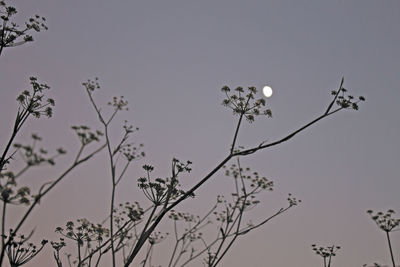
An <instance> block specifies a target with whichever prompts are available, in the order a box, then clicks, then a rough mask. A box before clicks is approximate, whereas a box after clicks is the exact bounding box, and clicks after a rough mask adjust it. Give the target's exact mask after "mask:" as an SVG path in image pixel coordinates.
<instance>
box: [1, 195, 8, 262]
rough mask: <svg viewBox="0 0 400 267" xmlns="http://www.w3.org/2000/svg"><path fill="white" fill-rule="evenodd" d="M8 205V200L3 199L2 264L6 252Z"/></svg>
mask: <svg viewBox="0 0 400 267" xmlns="http://www.w3.org/2000/svg"><path fill="white" fill-rule="evenodd" d="M6 206H7V202H6V201H4V200H3V212H2V215H1V256H0V257H1V258H0V266H1V263H2V262H3V258H4V252H5V249H6V248H5V245H6V244H5V223H6Z"/></svg>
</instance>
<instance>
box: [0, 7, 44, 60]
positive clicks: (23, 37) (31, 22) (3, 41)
mask: <svg viewBox="0 0 400 267" xmlns="http://www.w3.org/2000/svg"><path fill="white" fill-rule="evenodd" d="M7 2H8V1H0V19H1V21H0V55H1V53H2V52H3V49H4V48H6V47H14V46H19V45H22V44H25V43H28V42H32V41H33V36H32V35H31V33H32V32H40V31H43V30H47V29H48V28H47V25H46V18H44V17H41V16H39V15H34V16H32V17H30V18H29V19H28V21H27V22H25V23H24V24H25V25H24V26H19V25H18V24H17V23H15V22H14V21H13V17H14V16H15V15H16V14H17V9H16V8H15V7H13V6H11V5H10V4H8V3H7Z"/></svg>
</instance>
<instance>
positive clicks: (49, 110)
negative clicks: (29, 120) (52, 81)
mask: <svg viewBox="0 0 400 267" xmlns="http://www.w3.org/2000/svg"><path fill="white" fill-rule="evenodd" d="M29 80H30V84H31V86H32V92H30V91H28V90H25V91H23V92H22V93H21V94H20V95H19V96H18V97H17V101H18V103H19V105H20V109H19V112H18V114H19V115H22V114H24V113H29V114H32V115H33V116H35V117H36V118H39V117H40V116H41V115H45V116H47V117H51V116H52V115H53V107H54V106H55V101H54V99H52V98H46V99H45V98H44V91H45V90H48V89H50V87H49V86H48V85H47V84H45V83H39V82H38V80H37V78H36V77H30V78H29Z"/></svg>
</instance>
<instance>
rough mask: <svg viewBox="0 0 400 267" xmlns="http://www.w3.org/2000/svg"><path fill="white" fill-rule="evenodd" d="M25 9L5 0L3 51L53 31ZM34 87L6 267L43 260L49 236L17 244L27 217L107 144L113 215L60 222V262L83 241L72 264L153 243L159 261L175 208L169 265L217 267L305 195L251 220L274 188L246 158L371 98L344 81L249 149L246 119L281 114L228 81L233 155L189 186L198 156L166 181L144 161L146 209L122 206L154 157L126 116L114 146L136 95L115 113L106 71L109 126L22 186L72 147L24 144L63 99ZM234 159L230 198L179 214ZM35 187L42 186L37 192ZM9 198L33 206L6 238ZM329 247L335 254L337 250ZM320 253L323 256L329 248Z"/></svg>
mask: <svg viewBox="0 0 400 267" xmlns="http://www.w3.org/2000/svg"><path fill="white" fill-rule="evenodd" d="M16 12H17V11H16V9H15V8H14V7H12V6H10V5H8V4H6V2H5V1H1V0H0V18H1V20H2V23H1V25H0V54H1V53H2V51H3V49H4V48H6V47H13V46H18V45H22V44H23V43H26V42H30V41H33V38H32V36H31V35H30V34H29V33H30V32H31V31H32V30H33V31H37V32H39V31H41V30H46V29H47V26H46V25H45V19H44V18H43V17H40V16H38V15H35V16H34V17H32V18H30V19H29V21H28V22H27V23H25V26H24V27H19V26H18V25H17V24H16V23H15V22H13V21H12V18H13V16H14V15H15V14H16ZM30 84H31V89H30V90H25V91H23V92H22V93H21V94H20V95H19V96H18V97H17V101H18V104H19V106H18V110H17V116H16V119H15V122H14V126H13V130H12V134H11V137H10V138H9V140H8V141H7V143H6V145H5V148H4V150H3V152H2V153H1V158H0V200H1V201H2V204H3V205H2V217H1V228H2V230H1V231H2V232H1V236H2V237H1V255H0V266H1V265H2V264H3V259H4V256H5V255H7V256H8V258H9V261H10V264H11V266H21V265H23V264H25V263H26V262H28V261H30V260H31V259H32V258H34V257H35V256H36V255H37V254H38V253H39V252H40V251H41V250H42V249H43V247H44V245H45V243H46V241H45V240H44V241H43V242H42V244H41V247H39V248H36V247H35V246H34V245H31V244H30V243H27V241H28V239H29V238H25V237H24V236H21V235H20V238H19V239H18V241H16V239H15V237H16V236H17V234H18V233H19V231H20V229H21V227H22V225H23V224H24V223H26V222H27V220H28V218H29V216H30V215H31V213H32V211H33V210H34V208H35V207H37V206H38V204H39V203H40V201H41V200H42V199H43V198H44V196H45V195H47V194H48V193H49V191H51V190H52V189H53V188H54V187H55V186H56V185H58V184H59V183H60V182H61V181H62V180H63V179H65V178H66V177H67V176H68V174H70V173H71V171H72V170H74V169H75V168H76V167H77V166H79V165H81V164H83V163H85V162H87V161H88V160H89V159H92V158H93V156H94V155H96V154H98V153H100V152H101V151H103V150H105V152H106V153H107V156H108V159H107V163H108V164H109V166H110V180H111V186H112V187H111V189H112V190H111V197H110V207H109V212H108V214H106V215H105V216H106V217H107V218H106V220H105V221H103V222H101V223H100V224H94V223H91V222H90V221H89V220H87V219H79V220H77V222H76V223H75V222H73V221H69V222H67V223H66V226H65V228H63V227H58V228H56V231H57V232H58V233H59V234H60V235H61V236H62V237H61V238H60V240H59V241H53V242H51V245H52V248H53V250H54V251H53V252H54V253H53V256H54V259H55V261H56V264H57V266H58V267H60V266H62V265H63V264H62V259H61V256H60V251H61V250H62V249H63V248H64V247H66V246H69V244H71V243H72V244H74V245H73V246H76V252H77V254H78V255H77V256H76V259H75V258H74V256H72V254H67V260H68V264H69V265H71V266H72V264H76V265H77V266H79V267H83V266H92V265H94V266H99V264H100V260H101V259H102V258H103V257H104V255H106V254H107V253H109V254H108V255H110V257H111V259H112V266H114V267H115V266H117V261H116V257H117V254H118V253H120V254H122V255H121V257H120V258H121V259H122V261H123V265H124V266H125V267H127V266H130V265H132V263H133V261H134V259H136V258H137V256H138V253H139V252H140V251H141V250H142V248H143V246H145V245H146V244H147V249H146V251H145V252H146V253H145V258H144V259H143V260H142V261H141V264H142V265H143V266H145V265H148V266H151V265H152V263H151V261H152V253H153V251H154V250H155V249H156V245H157V244H159V243H161V242H162V241H163V240H165V239H166V238H167V236H169V234H168V233H161V232H160V231H157V230H156V228H157V226H158V225H159V224H160V222H161V221H163V220H164V218H165V216H166V215H167V217H168V218H169V219H171V220H172V222H173V226H174V230H173V233H174V234H173V236H174V237H175V247H174V249H173V251H172V254H171V258H170V260H169V266H178V264H180V266H183V265H187V264H189V263H191V262H193V261H194V260H195V259H198V258H200V257H203V260H204V263H205V264H206V265H207V266H217V265H218V264H219V263H220V262H221V260H222V259H223V258H224V256H225V255H226V254H227V252H228V251H229V249H230V248H231V247H232V245H233V243H234V242H236V241H237V239H238V237H239V236H243V235H245V234H247V233H249V232H250V231H251V230H254V229H256V228H258V227H261V226H263V225H264V224H265V223H267V222H269V221H270V220H271V219H272V218H275V217H276V216H278V215H280V214H282V213H284V212H285V211H287V210H288V209H290V208H292V207H294V206H296V205H297V204H298V203H299V202H300V201H298V200H297V199H296V198H294V197H292V196H291V195H290V194H289V198H288V204H287V206H285V207H282V208H280V209H278V210H277V211H276V212H275V213H273V214H272V215H271V216H269V217H266V218H264V219H263V220H261V221H260V222H257V223H252V222H251V221H250V220H247V218H245V213H246V212H247V211H248V210H250V209H253V208H255V207H256V206H257V205H258V204H259V200H258V199H257V196H258V194H259V193H261V192H264V191H265V190H267V191H268V190H272V188H273V183H272V182H271V181H269V180H268V179H266V178H265V177H262V176H260V175H259V174H258V173H257V172H251V170H250V169H249V168H245V169H242V168H241V167H240V162H239V157H240V156H247V155H250V154H253V153H255V152H257V151H259V150H263V149H266V148H269V147H272V146H275V145H279V144H281V143H283V142H286V141H287V140H289V139H291V138H293V137H294V136H295V135H296V134H298V133H300V132H302V131H304V130H305V129H307V128H308V127H310V126H311V125H313V124H315V123H317V122H318V121H320V120H322V119H324V118H326V117H329V116H330V115H332V114H334V113H336V112H339V111H341V110H345V109H353V110H358V108H359V103H360V102H361V101H364V100H365V98H364V97H359V98H357V100H355V98H354V97H353V96H351V95H348V94H347V90H346V89H345V88H343V79H342V80H341V83H340V86H339V89H338V90H337V91H333V92H332V94H333V99H332V101H331V102H330V104H329V106H328V108H327V109H326V111H325V112H323V113H322V114H321V115H320V116H318V117H317V118H315V119H314V120H312V121H310V122H309V123H307V124H305V125H304V126H302V127H300V128H299V129H297V130H295V131H293V132H291V133H290V134H289V135H287V136H285V137H283V138H281V139H278V140H277V141H274V142H271V143H266V142H261V143H257V144H256V145H254V146H252V147H250V148H244V147H241V146H240V145H238V136H239V130H240V128H241V127H242V121H243V118H244V119H245V120H247V121H248V122H250V123H252V122H254V121H255V118H256V117H257V116H264V117H271V116H272V113H271V110H270V109H269V108H267V107H265V106H266V102H265V100H264V99H263V98H259V99H256V96H257V93H258V91H257V89H256V88H255V87H248V88H247V89H243V88H242V87H237V88H236V89H234V90H231V89H230V88H229V87H227V86H224V87H223V88H222V92H223V93H224V94H225V97H226V98H225V99H224V100H223V102H222V104H223V105H224V106H226V107H228V108H229V109H231V110H232V111H233V113H234V114H235V115H237V116H238V121H237V124H236V126H235V128H234V129H233V132H234V134H233V139H232V142H231V143H230V147H229V149H228V154H227V156H226V157H225V158H224V159H223V160H222V161H221V162H219V163H218V164H217V166H216V167H215V168H213V169H212V170H210V171H209V172H208V174H206V175H205V176H204V177H203V178H202V179H198V180H197V181H198V182H197V183H195V184H194V185H192V186H191V187H189V189H183V188H182V187H181V184H180V179H181V176H183V175H185V174H186V175H187V174H188V173H189V172H190V171H191V164H192V163H191V162H190V161H183V162H181V161H179V160H177V159H175V158H174V159H172V162H171V175H168V176H167V177H163V178H159V177H157V178H153V177H152V175H151V174H152V173H151V172H152V171H153V169H154V167H153V166H150V165H144V167H143V169H144V171H145V176H144V177H141V178H139V179H138V187H139V188H140V189H141V190H142V191H143V193H144V195H145V196H146V197H147V199H148V201H149V203H150V204H149V206H148V207H146V208H142V207H141V205H140V204H139V203H137V202H134V203H133V204H131V203H129V202H127V203H125V204H120V205H119V206H118V205H116V204H115V194H116V187H117V185H118V184H119V183H120V182H121V180H122V179H123V178H124V176H125V174H126V171H127V169H128V167H129V166H130V165H131V163H133V162H134V161H136V160H139V159H142V158H143V157H144V156H145V154H144V152H143V151H142V149H143V145H142V144H138V145H136V144H135V143H133V142H132V141H131V139H130V138H131V136H132V134H133V133H134V132H136V131H137V130H138V128H136V127H133V126H132V125H130V124H129V123H128V122H126V121H125V123H124V124H123V126H122V137H121V138H120V139H119V141H117V142H116V143H115V144H113V143H112V142H111V140H112V138H111V134H112V133H111V131H112V128H111V124H112V122H113V121H114V118H115V117H116V116H117V114H119V113H120V112H121V111H123V110H127V109H128V102H127V100H126V99H125V98H124V97H122V96H121V97H114V98H113V99H112V100H111V101H110V102H109V103H108V105H109V106H110V108H111V111H110V112H109V113H108V115H107V113H105V112H104V111H103V109H101V108H100V107H99V105H98V104H97V102H96V101H95V97H94V94H95V92H96V91H98V89H100V85H99V83H98V79H97V78H96V79H95V80H88V81H87V82H84V83H83V86H84V89H85V91H86V93H87V95H88V97H89V101H90V104H91V105H92V107H93V108H94V110H95V112H96V114H97V118H98V120H99V122H100V124H101V126H102V130H101V131H100V130H92V129H91V128H89V127H88V126H86V125H79V126H72V130H73V131H74V132H75V134H76V136H77V138H78V142H79V148H78V150H77V152H76V155H75V156H74V157H73V160H72V163H71V164H70V165H69V166H68V167H67V168H66V169H65V170H64V171H62V172H61V173H60V174H59V175H57V176H56V177H55V178H53V179H51V180H49V181H48V182H45V183H44V184H42V185H40V186H39V188H38V189H33V188H30V187H27V186H24V185H20V180H21V179H19V177H20V176H23V175H24V174H26V172H27V171H28V170H29V169H30V168H32V167H36V166H43V164H48V165H54V164H55V163H56V162H55V159H56V157H58V156H59V155H62V154H65V153H66V151H65V150H64V149H62V148H58V149H57V150H56V152H55V154H54V155H51V156H50V155H48V152H47V150H45V149H42V148H38V144H39V142H40V141H41V137H39V136H38V135H36V134H34V135H32V143H31V144H28V145H24V144H20V143H16V142H15V138H16V136H17V134H18V133H19V132H20V131H21V128H22V126H23V125H24V124H25V122H26V121H27V119H28V118H29V117H31V115H32V116H33V117H36V118H40V117H42V116H46V117H51V116H52V112H53V106H54V105H55V101H54V100H53V99H52V98H47V91H48V89H50V87H49V86H47V85H46V84H44V83H40V82H38V79H37V78H35V77H31V78H30ZM88 150H89V151H88ZM17 152H18V153H17ZM16 156H20V158H21V159H22V161H23V162H24V164H25V165H24V166H23V167H22V169H20V170H19V171H17V172H13V171H10V169H12V168H15V166H13V165H12V160H14V159H15V157H16ZM233 158H237V164H235V165H231V167H229V168H225V175H226V176H228V177H231V178H232V179H233V180H232V183H233V185H234V186H233V193H232V195H231V201H227V200H225V198H224V197H222V196H219V197H218V198H217V200H216V203H215V204H214V205H213V206H212V207H211V208H210V209H209V211H208V212H207V213H206V214H205V215H204V216H202V217H200V216H197V215H192V214H189V213H183V212H178V211H176V208H177V206H178V205H179V204H180V203H181V202H182V201H184V200H186V199H188V198H192V197H194V196H195V193H196V191H197V190H198V189H199V188H200V187H201V186H203V185H204V183H205V182H207V181H209V180H210V179H211V177H213V176H214V175H215V174H216V173H217V172H218V171H219V170H221V169H223V168H224V166H225V165H226V164H227V163H228V162H229V161H230V160H232V159H233ZM34 190H36V192H35V193H32V191H34ZM9 204H13V205H19V206H21V207H24V206H23V205H25V210H24V211H23V213H22V216H21V218H20V219H18V220H16V223H15V225H14V226H15V227H12V228H13V229H14V230H13V231H12V232H11V233H10V235H9V236H7V235H5V229H6V228H9V227H6V221H7V220H6V217H7V213H6V210H7V207H8V206H9ZM245 219H246V220H247V221H246V222H244V221H245ZM211 222H214V224H215V225H216V229H215V231H216V234H215V235H214V236H213V238H211V239H208V238H206V237H205V235H203V231H205V230H206V228H207V230H208V228H209V227H210V226H211V225H212V224H211ZM181 224H186V226H187V227H186V228H183V230H182V229H179V228H180V227H179V225H181ZM105 225H106V226H105ZM32 234H33V231H32ZM29 237H30V235H29ZM145 247H146V246H145ZM335 248H336V250H337V249H338V247H335ZM335 248H333V247H332V251H331V254H330V255H329V263H328V264H329V265H330V262H331V260H330V259H331V257H332V256H334V251H335ZM327 249H328V252H329V247H328V248H327ZM322 252H323V251H321V253H322ZM317 254H318V253H317ZM118 255H119V254H118ZM320 255H321V256H322V254H320ZM324 255H325V254H324ZM71 259H72V261H71ZM324 262H325V258H324Z"/></svg>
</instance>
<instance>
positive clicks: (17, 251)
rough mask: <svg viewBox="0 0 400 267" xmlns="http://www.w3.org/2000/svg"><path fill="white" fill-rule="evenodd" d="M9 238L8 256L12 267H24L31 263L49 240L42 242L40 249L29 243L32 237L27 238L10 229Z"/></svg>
mask: <svg viewBox="0 0 400 267" xmlns="http://www.w3.org/2000/svg"><path fill="white" fill-rule="evenodd" d="M4 237H5V238H7V239H8V240H7V243H6V244H7V246H6V249H5V250H6V254H7V257H8V261H9V263H10V265H11V267H18V266H22V265H24V264H26V263H28V262H29V261H31V260H32V259H33V258H34V257H35V256H36V255H37V254H38V253H39V252H40V251H41V250H42V249H43V247H44V246H45V245H46V244H47V242H48V241H47V240H45V239H44V240H42V242H41V244H40V247H37V246H36V245H35V244H33V243H31V242H28V240H29V238H30V236H28V237H25V236H24V235H19V236H18V237H17V235H16V234H15V232H14V231H13V230H12V229H10V233H9V235H8V236H4Z"/></svg>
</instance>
